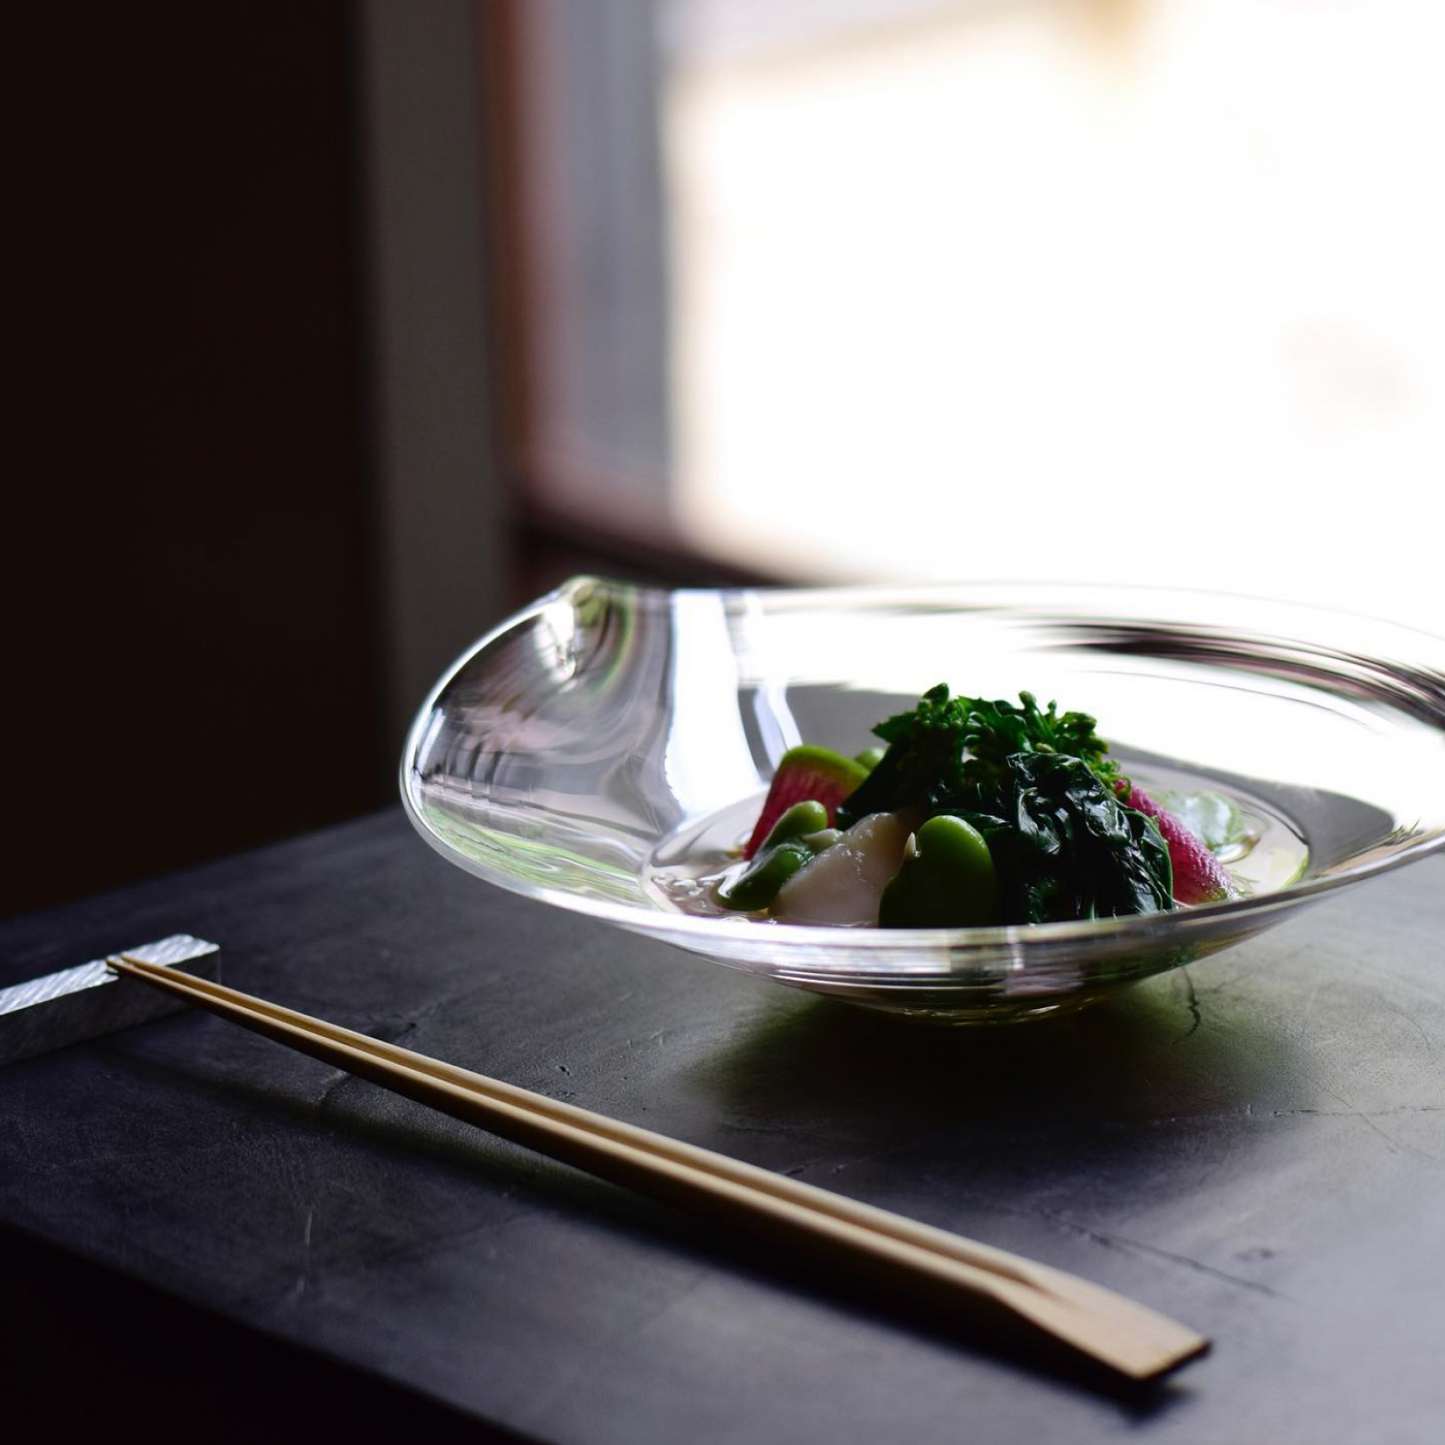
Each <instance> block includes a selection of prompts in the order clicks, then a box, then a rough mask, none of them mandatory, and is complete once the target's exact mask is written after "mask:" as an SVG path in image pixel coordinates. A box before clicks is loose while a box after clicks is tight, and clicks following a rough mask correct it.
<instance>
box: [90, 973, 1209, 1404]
mask: <svg viewBox="0 0 1445 1445" xmlns="http://www.w3.org/2000/svg"><path fill="white" fill-rule="evenodd" d="M106 962H107V964H108V965H109V966H110V967H111V968H112V969H113V970H114V971H115V972H116V973H118V974H121V975H123V976H125V977H127V978H134V979H137V980H140V981H141V982H144V983H146V984H148V985H150V986H151V987H153V988H159V989H162V990H164V991H165V992H167V993H171V994H174V995H175V996H177V997H179V998H183V999H185V1000H186V1001H187V1002H188V1003H191V1004H194V1005H196V1006H197V1007H198V1008H203V1009H208V1010H209V1011H210V1012H212V1013H215V1014H219V1015H220V1016H221V1017H222V1018H226V1019H230V1020H231V1021H232V1022H233V1023H238V1024H241V1025H242V1026H243V1027H245V1028H249V1029H252V1030H254V1031H255V1032H256V1033H259V1034H264V1035H265V1036H266V1037H268V1038H271V1039H274V1040H276V1042H278V1043H282V1044H286V1045H288V1046H289V1047H291V1048H294V1049H298V1050H300V1051H301V1052H302V1053H305V1054H310V1055H311V1056H312V1057H313V1058H317V1059H321V1060H323V1061H324V1062H325V1063H328V1064H330V1065H332V1066H333V1067H335V1068H339V1069H344V1070H345V1071H346V1072H348V1073H351V1074H355V1075H356V1076H358V1077H359V1078H363V1079H368V1080H370V1081H371V1082H372V1083H374V1084H379V1085H381V1087H382V1088H385V1089H390V1090H392V1091H393V1092H394V1093H398V1094H402V1095H405V1096H406V1097H407V1098H410V1099H415V1100H416V1101H417V1102H418V1103H422V1104H427V1105H429V1106H430V1107H432V1108H434V1109H440V1110H441V1111H442V1112H443V1113H445V1114H450V1115H452V1116H453V1117H454V1118H458V1119H462V1120H465V1121H466V1122H467V1123H469V1124H476V1125H478V1126H479V1127H481V1128H483V1129H486V1130H488V1131H490V1132H491V1133H493V1134H497V1135H500V1136H501V1137H502V1138H504V1139H510V1140H511V1141H512V1142H514V1143H517V1144H521V1145H524V1146H525V1147H527V1148H529V1149H535V1150H536V1151H537V1152H538V1153H541V1154H546V1155H549V1156H550V1157H551V1158H553V1159H557V1160H560V1161H561V1162H563V1163H565V1164H570V1165H572V1166H574V1167H576V1168H578V1169H582V1170H585V1171H586V1172H587V1173H589V1174H594V1175H596V1176H598V1177H599V1178H601V1179H606V1180H608V1181H610V1182H612V1183H614V1184H620V1185H623V1186H624V1187H626V1188H629V1189H635V1190H637V1191H638V1192H639V1193H642V1194H647V1195H651V1196H652V1197H654V1198H657V1199H661V1200H663V1201H664V1202H666V1203H668V1204H672V1205H676V1206H679V1207H681V1208H684V1209H687V1210H689V1211H691V1212H693V1213H702V1214H705V1215H707V1216H708V1217H710V1218H712V1219H714V1220H717V1221H719V1222H721V1223H723V1224H725V1225H729V1226H741V1227H745V1228H747V1229H748V1230H749V1231H751V1232H752V1233H754V1234H758V1235H762V1236H764V1237H767V1238H769V1239H771V1240H773V1241H774V1242H776V1243H779V1244H783V1245H785V1246H789V1247H794V1248H804V1249H806V1250H807V1251H808V1252H809V1253H810V1254H812V1255H813V1256H814V1257H821V1258H822V1259H823V1260H824V1261H825V1262H826V1263H828V1264H829V1265H833V1266H838V1267H844V1268H848V1269H850V1270H852V1271H854V1272H861V1273H864V1274H866V1275H869V1276H871V1278H872V1280H873V1281H874V1282H875V1283H880V1282H881V1283H884V1284H888V1285H893V1286H896V1287H898V1288H900V1289H904V1290H908V1291H910V1292H913V1293H920V1294H925V1295H929V1296H931V1297H932V1299H933V1300H934V1301H935V1302H937V1301H938V1300H939V1299H940V1298H942V1299H943V1300H945V1301H946V1302H947V1303H948V1304H949V1305H950V1306H959V1307H962V1308H964V1309H969V1310H977V1309H979V1308H982V1309H984V1310H985V1312H986V1311H987V1310H988V1309H989V1308H992V1309H994V1310H995V1311H998V1310H1002V1312H1003V1313H1004V1314H1005V1315H1006V1316H1011V1317H1013V1318H1016V1319H1021V1320H1023V1321H1025V1322H1026V1323H1027V1324H1029V1325H1031V1326H1033V1327H1034V1328H1036V1329H1038V1330H1041V1331H1043V1332H1044V1333H1045V1334H1048V1335H1051V1336H1053V1337H1055V1338H1056V1339H1058V1340H1061V1341H1063V1342H1064V1343H1066V1344H1068V1345H1070V1346H1072V1347H1073V1348H1074V1349H1076V1350H1078V1351H1080V1352H1081V1353H1083V1354H1084V1355H1087V1356H1089V1357H1091V1358H1093V1359H1095V1360H1097V1361H1100V1362H1101V1363H1103V1364H1105V1365H1107V1366H1109V1367H1111V1368H1112V1369H1114V1370H1117V1371H1119V1372H1120V1373H1122V1374H1124V1375H1126V1376H1129V1377H1130V1378H1132V1379H1136V1380H1147V1379H1151V1378H1153V1377H1155V1376H1158V1375H1161V1374H1163V1373H1165V1372H1166V1371H1168V1370H1171V1369H1173V1368H1175V1367H1176V1366H1177V1365H1181V1364H1183V1363H1184V1362H1185V1361H1186V1360H1189V1359H1192V1358H1193V1357H1194V1356H1195V1355H1198V1354H1201V1353H1203V1352H1204V1351H1205V1350H1206V1349H1207V1348H1208V1341H1206V1340H1205V1339H1203V1338H1202V1337H1201V1336H1200V1335H1197V1334H1195V1333H1194V1331H1192V1330H1190V1329H1186V1328H1185V1327H1184V1326H1183V1325H1181V1324H1178V1323H1177V1322H1176V1321H1174V1320H1171V1319H1168V1318H1166V1317H1165V1316H1164V1315H1161V1314H1157V1313H1155V1312H1154V1311H1153V1310H1150V1309H1146V1308H1145V1307H1144V1306H1143V1305H1139V1304H1135V1303H1134V1302H1133V1301H1131V1300H1127V1299H1125V1298H1124V1297H1123V1296H1122V1295H1117V1294H1114V1293H1112V1292H1111V1291H1109V1290H1106V1289H1102V1288H1100V1287H1099V1286H1097V1285H1092V1284H1087V1283H1085V1282H1084V1281H1083V1280H1081V1279H1077V1278H1075V1277H1074V1276H1073V1275H1070V1274H1065V1273H1064V1272H1063V1271H1061V1270H1057V1269H1052V1268H1050V1267H1049V1266H1047V1265H1042V1264H1035V1263H1034V1262H1032V1261H1031V1260H1026V1259H1023V1258H1021V1257H1020V1256H1018V1255H1013V1254H1008V1253H1006V1252H1005V1251H1003V1250H999V1249H993V1248H991V1247H989V1246H988V1245H983V1244H976V1243H974V1242H973V1241H971V1240H967V1239H963V1238H961V1237H960V1236H958V1235H954V1234H949V1233H947V1232H946V1231H944V1230H941V1229H934V1228H932V1227H930V1226H928V1225H924V1224H918V1223H916V1222H915V1221H913V1220H910V1219H905V1218H903V1217H902V1216H901V1215H897V1214H891V1213H889V1212H888V1211H887V1210H883V1209H875V1208H873V1207H872V1206H871V1205H867V1204H860V1203H858V1202H856V1201H855V1200H852V1199H848V1198H845V1197H844V1196H842V1195H838V1194H832V1193H829V1192H828V1191H827V1190H825V1189H818V1188H816V1187H815V1186H813V1185H811V1184H804V1183H802V1182H800V1181H799V1180H796V1179H790V1178H787V1177H786V1176H784V1175H781V1174H774V1173H772V1172H771V1171H770V1170H766V1169H759V1168H757V1167H755V1166H754V1165H751V1164H744V1163H741V1162H740V1161H738V1160H736V1159H729V1158H728V1157H727V1156H726V1155H722V1154H715V1153H713V1152H712V1151H711V1150H708V1149H700V1148H697V1147H696V1146H695V1145H692V1144H684V1143H681V1142H679V1141H678V1140H675V1139H669V1138H667V1137H666V1136H665V1135H662V1134H654V1133H652V1132H651V1131H650V1130H647V1129H639V1128H636V1127H635V1126H633V1125H631V1124H625V1123H622V1122H620V1121H619V1120H616V1119H609V1118H607V1117H606V1116H605V1115H602V1114H594V1113H592V1112H591V1111H589V1110H587V1109H579V1108H577V1107H576V1106H575V1105H572V1104H564V1103H560V1102H559V1101H557V1100H555V1099H549V1098H547V1097H546V1096H545V1095H542V1094H534V1093H531V1092H530V1091H529V1090H527V1089H520V1088H518V1087H516V1086H515V1085H513V1084H504V1083H501V1082H499V1081H497V1080H495V1079H489V1078H486V1077H484V1076H483V1075H481V1074H474V1073H472V1072H471V1071H470V1070H467V1069H459V1068H457V1067H455V1066H454V1065H452V1064H446V1063H442V1062H440V1061H439V1060H436V1059H431V1058H428V1057H427V1056H426V1055H425V1054H418V1053H413V1052H412V1051H411V1050H410V1049H403V1048H398V1047H397V1046H396V1045H395V1044H388V1043H383V1042H381V1041H380V1040H378V1039H373V1038H370V1037H368V1036H367V1035H366V1034H359V1033H355V1032H353V1031H352V1030H350V1029H344V1028H340V1027H338V1026H337V1025H336V1024H331V1023H327V1022H326V1021H325V1020H323V1019H318V1018H312V1017H311V1016H310V1015H309V1014H303V1013H297V1012H295V1011H294V1010H292V1009H287V1008H282V1007H280V1006H279V1005H277V1004H273V1003H268V1002H267V1001H266V1000H264V999H259V998H255V997H253V996H251V995H250V994H245V993H241V992H239V991H238V990H236V989H233V988H227V987H225V986H224V985H223V984H218V983H212V982H211V981H210V980H208V979H202V978H194V977H192V976H190V975H189V974H184V973H177V972H175V971H174V970H172V969H169V968H165V967H163V966H160V965H157V964H152V963H147V962H146V961H145V960H143V959H139V958H135V957H133V956H130V955H126V954H121V955H119V956H116V957H112V958H108V959H107V960H106Z"/></svg>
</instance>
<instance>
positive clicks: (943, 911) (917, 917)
mask: <svg viewBox="0 0 1445 1445" xmlns="http://www.w3.org/2000/svg"><path fill="white" fill-rule="evenodd" d="M913 841H914V844H915V847H916V848H917V851H916V852H915V853H914V854H913V856H912V857H911V858H905V859H904V860H903V866H902V867H901V868H900V869H899V870H898V872H897V874H896V875H895V876H894V877H893V879H892V881H891V882H890V883H889V884H888V886H887V887H886V888H885V889H884V890H883V897H882V900H881V902H880V904H879V910H878V923H879V925H880V927H883V928H973V927H978V926H980V925H984V924H989V923H992V922H993V921H994V914H995V911H996V909H997V904H998V880H997V878H996V877H995V876H994V868H993V859H992V858H991V857H990V856H989V851H988V844H987V843H986V842H985V841H984V838H983V835H982V834H981V833H980V832H979V831H978V829H977V828H975V827H973V825H972V824H970V823H967V822H965V821H964V820H963V819H962V818H956V817H953V816H952V815H951V814H948V813H940V814H939V815H938V816H937V817H933V818H930V819H929V820H928V821H927V822H926V823H924V824H923V826H922V827H920V828H919V830H918V832H917V833H915V834H914V839H913Z"/></svg>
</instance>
